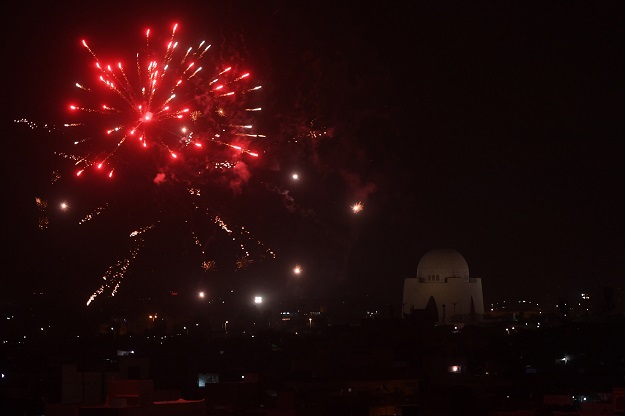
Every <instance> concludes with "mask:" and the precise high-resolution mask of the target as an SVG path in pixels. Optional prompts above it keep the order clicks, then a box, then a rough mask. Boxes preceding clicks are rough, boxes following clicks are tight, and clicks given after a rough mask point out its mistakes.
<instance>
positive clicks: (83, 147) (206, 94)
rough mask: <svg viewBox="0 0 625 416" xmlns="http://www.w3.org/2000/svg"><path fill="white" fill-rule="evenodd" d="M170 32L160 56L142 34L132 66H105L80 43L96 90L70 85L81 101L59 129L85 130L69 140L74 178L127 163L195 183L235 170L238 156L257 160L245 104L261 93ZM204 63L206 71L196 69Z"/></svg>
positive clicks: (249, 107)
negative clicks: (88, 59) (69, 120)
mask: <svg viewBox="0 0 625 416" xmlns="http://www.w3.org/2000/svg"><path fill="white" fill-rule="evenodd" d="M177 29H178V26H177V25H174V26H173V29H172V32H171V35H170V36H169V38H168V39H167V40H166V41H164V42H163V46H162V48H154V50H153V48H152V46H151V45H152V44H153V43H155V42H154V41H153V40H152V35H151V32H150V30H147V31H146V33H145V46H144V47H143V49H142V50H141V51H140V52H139V53H137V54H136V56H135V58H134V60H135V62H134V63H133V65H132V66H130V65H127V64H126V63H125V62H124V61H123V60H119V61H117V62H104V61H103V60H101V59H100V58H99V56H98V55H97V54H96V52H95V51H94V49H93V48H92V47H91V46H90V44H89V43H88V42H87V41H86V40H82V41H81V44H82V46H83V47H84V48H85V49H86V50H87V51H88V52H89V54H90V56H91V58H92V59H93V62H92V66H93V68H94V71H95V76H94V77H93V78H94V79H95V81H96V82H95V85H93V86H91V85H87V84H86V83H81V82H77V83H76V84H75V85H76V87H77V88H78V89H79V91H80V92H81V93H83V94H80V95H79V97H78V98H76V101H75V102H73V103H71V104H69V106H68V108H69V109H70V110H71V112H74V113H77V114H76V117H77V119H75V120H73V122H72V123H67V124H66V125H65V126H67V127H71V128H74V129H75V130H79V131H80V127H83V126H86V129H83V131H82V133H83V134H84V137H83V136H81V132H77V133H75V137H76V140H75V141H74V144H75V145H76V147H78V148H79V150H78V151H77V152H78V153H79V154H80V155H81V156H80V157H77V158H75V159H76V175H79V176H80V175H82V174H83V173H84V172H85V171H86V170H87V169H90V168H91V169H93V170H95V171H102V172H105V174H106V175H107V176H109V177H112V176H113V173H114V172H115V171H116V169H117V168H118V166H120V164H122V163H125V164H127V162H128V160H129V159H131V158H132V159H133V160H136V161H137V163H138V164H141V165H146V164H147V165H148V166H150V167H151V168H152V169H155V168H156V169H157V170H158V171H165V170H166V169H167V168H172V165H173V164H175V163H178V164H179V165H184V166H185V168H178V170H180V171H183V170H184V169H186V171H185V172H184V173H185V175H187V176H188V175H196V176H201V175H203V174H207V173H210V171H211V170H213V169H224V168H227V167H232V166H234V165H235V164H236V162H237V161H238V160H240V158H241V156H242V155H247V156H249V157H257V156H258V152H257V151H254V150H251V148H250V147H251V146H252V145H253V144H252V141H253V140H254V139H258V138H263V137H264V136H263V135H262V134H258V133H256V132H255V131H254V126H253V124H251V123H250V122H249V114H250V113H253V112H257V111H260V110H261V107H259V106H256V105H253V103H251V100H248V98H249V97H250V96H251V95H253V93H254V92H255V91H258V90H259V89H260V88H261V86H259V85H255V84H251V75H250V73H249V72H247V71H242V70H239V69H238V68H237V67H236V65H231V64H223V63H221V62H215V59H212V60H211V59H209V58H210V57H211V50H210V49H211V45H210V44H208V43H207V42H205V41H202V42H199V43H198V44H197V45H195V46H191V47H188V48H186V49H184V50H183V48H182V47H180V46H179V43H178V41H177V40H176V31H177ZM156 43H159V42H156ZM159 49H160V50H159ZM207 60H210V61H211V62H212V65H211V66H212V69H206V67H205V66H203V64H204V63H205V62H204V61H207ZM81 117H85V118H88V119H89V121H86V122H83V121H81ZM94 126H97V128H98V131H96V132H95V134H94V131H93V129H94ZM220 147H221V148H223V149H225V150H227V152H222V151H220V150H221V149H219V148H220ZM149 156H152V157H154V158H155V159H154V160H150V159H149ZM179 174H180V172H179Z"/></svg>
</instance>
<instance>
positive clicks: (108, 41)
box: [2, 1, 625, 310]
mask: <svg viewBox="0 0 625 416" xmlns="http://www.w3.org/2000/svg"><path fill="white" fill-rule="evenodd" d="M62 3H63V5H62V6H58V5H56V4H53V3H52V2H47V3H44V4H43V5H41V6H37V5H36V3H35V5H33V4H32V3H26V2H24V3H23V4H18V5H17V6H16V7H17V8H18V9H19V10H18V11H17V12H16V13H15V14H12V15H11V16H9V17H10V18H9V20H10V21H9V22H8V25H5V28H7V29H5V30H7V32H6V33H5V34H4V36H3V39H4V42H5V45H4V47H3V53H4V62H5V65H4V66H5V71H8V73H5V77H4V79H5V88H8V94H5V97H6V100H5V102H6V104H5V108H6V110H5V113H7V116H8V117H7V119H8V122H9V123H10V125H9V126H8V127H7V129H6V130H5V132H6V133H7V134H5V136H4V137H5V146H7V148H5V152H3V157H4V160H3V167H4V178H5V181H4V183H5V186H6V188H7V189H6V192H7V197H6V198H5V208H6V210H7V211H6V214H5V221H6V222H7V224H6V226H5V230H9V232H8V233H6V232H5V234H4V235H5V241H6V244H5V245H4V246H5V247H6V248H5V249H4V250H5V251H4V252H5V255H7V259H6V261H5V264H6V265H8V268H7V271H6V272H5V274H4V279H3V281H4V283H3V286H4V288H3V290H2V292H3V298H13V297H19V296H21V295H22V294H27V293H31V292H33V291H38V290H46V291H55V293H58V296H59V301H62V302H69V303H74V302H76V303H83V304H84V302H85V301H86V299H87V297H88V296H89V295H90V294H91V293H92V292H93V291H94V290H95V289H96V288H97V287H98V286H99V285H100V282H101V280H100V279H101V276H102V274H103V272H104V271H105V270H106V268H107V267H108V266H109V265H110V264H111V263H113V262H114V261H115V260H117V259H118V258H119V257H120V254H119V253H120V252H124V251H127V246H126V245H127V238H126V237H127V235H128V233H127V231H126V230H128V229H129V227H132V226H136V225H138V224H132V221H133V219H135V218H136V215H135V214H137V213H140V212H141V210H142V209H143V210H145V212H150V211H151V208H153V206H154V204H156V203H157V202H156V201H158V203H159V204H162V205H163V207H164V208H163V209H162V210H161V211H160V212H165V213H166V217H167V218H168V219H169V220H170V221H165V224H164V226H163V227H161V228H159V229H158V230H156V231H155V232H153V233H151V234H150V235H149V236H148V237H146V246H145V248H144V249H143V251H142V252H141V253H140V255H139V256H138V257H137V258H136V260H135V262H134V263H133V264H132V265H131V267H130V269H129V271H128V273H127V275H126V277H125V278H124V280H123V283H122V284H121V286H120V288H119V295H120V296H121V297H122V298H124V297H125V298H124V299H126V301H129V300H132V299H138V298H142V297H144V296H154V297H158V296H161V295H165V294H167V293H169V291H177V292H178V293H180V294H181V296H183V295H185V294H190V293H195V291H196V290H199V289H204V290H206V291H207V293H209V296H212V297H213V298H214V299H217V298H219V299H222V298H224V297H225V296H226V294H231V293H237V294H239V295H240V298H239V301H241V299H246V301H247V300H248V299H251V296H252V295H254V294H256V293H260V294H263V296H265V297H266V298H267V299H269V300H270V301H272V302H274V304H280V305H281V306H276V309H277V308H279V307H284V308H286V307H289V306H290V305H293V304H306V305H309V306H310V308H317V307H319V306H320V305H325V306H328V307H329V308H330V309H331V308H333V307H338V306H336V305H343V307H345V305H354V306H356V305H358V306H360V305H363V306H366V307H372V308H385V307H386V306H387V305H393V306H394V307H395V309H396V310H399V309H400V308H401V296H402V287H403V279H404V278H407V277H413V276H415V275H416V271H417V264H418V262H419V259H420V258H421V256H422V255H423V254H425V253H426V252H427V251H428V250H431V249H435V248H452V249H455V250H457V251H459V252H460V253H461V254H462V255H463V256H464V257H465V259H466V260H467V262H468V265H469V270H470V274H471V276H472V277H481V278H482V285H483V289H484V299H485V303H486V304H489V303H491V302H497V301H500V300H504V299H520V298H525V297H527V298H530V299H535V300H538V301H545V300H548V301H549V300H550V301H553V302H555V301H556V300H557V299H558V298H561V297H568V298H569V299H573V298H575V297H576V296H578V294H579V293H580V292H589V293H591V296H596V297H600V296H601V290H602V288H603V287H605V286H611V287H614V288H619V289H620V290H625V284H624V283H623V282H624V277H625V276H624V275H623V259H624V254H623V253H624V251H623V249H624V248H625V244H624V242H625V238H624V235H625V234H624V232H625V227H624V221H623V212H625V203H624V198H623V196H624V195H623V194H624V186H623V177H624V175H623V166H624V165H623V158H624V155H625V152H624V151H625V144H624V143H623V140H624V137H625V136H624V135H623V114H624V113H623V110H624V106H623V97H624V92H625V91H624V88H623V79H624V77H623V74H624V73H625V71H624V70H623V68H624V66H625V65H624V64H625V60H624V57H625V48H624V44H623V42H622V39H625V33H623V32H625V25H624V24H623V22H624V21H625V20H624V19H625V4H624V3H619V2H595V3H593V4H590V2H573V3H571V2H549V3H546V4H545V3H542V2H504V3H501V2H471V3H470V4H467V3H460V2H450V3H448V2H438V1H436V2H417V3H414V2H412V3H410V6H408V3H406V5H405V6H403V3H402V5H399V4H395V5H393V4H391V5H389V4H386V5H382V4H381V3H372V4H371V5H366V4H364V3H361V2H359V3H353V4H350V5H348V4H347V3H346V4H344V5H337V4H335V3H338V2H329V1H320V2H292V1H268V2H242V1H222V2H214V4H211V3H213V2H197V3H198V4H203V5H202V6H194V5H193V3H191V2H173V3H172V5H171V6H167V7H165V6H158V7H154V6H153V5H152V4H151V3H141V2H139V3H136V2H105V3H103V4H101V5H94V6H85V5H84V4H82V3H80V2H75V3H74V2H62ZM129 3H131V4H132V5H131V6H129V5H128V4H129ZM204 3H206V4H204ZM248 3H249V4H248ZM173 23H179V25H180V30H179V34H180V36H181V37H183V38H184V39H185V40H186V41H188V42H187V43H189V42H196V41H199V40H202V39H206V40H207V41H208V42H210V43H213V44H214V45H215V48H216V49H217V50H218V51H219V52H220V53H221V56H223V59H224V60H228V59H236V60H237V61H238V62H242V63H243V64H244V65H245V66H246V67H247V68H249V70H250V71H251V72H252V74H253V76H254V77H255V79H256V80H258V81H259V83H260V84H262V85H263V89H262V94H261V98H262V107H263V111H262V114H261V115H259V116H258V119H257V122H258V125H259V126H260V128H262V129H263V132H264V133H265V134H266V135H267V138H266V139H265V140H264V141H263V142H262V144H260V145H258V146H257V148H260V149H261V150H262V152H263V154H262V155H261V157H260V158H258V160H257V161H254V162H250V163H249V165H248V167H249V172H250V176H249V179H248V180H247V181H245V182H244V183H243V184H242V186H241V193H240V194H238V195H236V196H232V195H230V194H228V192H226V191H227V189H226V190H217V191H216V192H215V193H214V194H213V195H212V196H213V197H214V206H215V207H216V208H215V209H216V210H218V211H219V212H220V213H221V214H223V215H224V216H226V217H227V218H228V219H229V221H230V223H234V224H239V225H241V226H244V227H245V228H246V229H247V230H249V231H250V232H251V233H253V234H254V236H255V237H257V238H258V240H260V241H262V242H263V244H265V245H266V246H268V247H271V249H272V250H273V251H274V252H275V254H276V258H275V260H267V261H260V260H259V261H254V262H253V263H252V264H250V265H248V267H247V268H245V269H243V270H235V269H234V268H233V267H232V265H231V264H229V263H227V262H226V261H225V260H224V262H221V263H220V262H218V263H217V268H216V269H215V270H211V271H209V272H205V271H204V270H202V269H201V268H200V267H198V261H197V258H195V257H194V251H193V250H194V249H193V245H192V244H190V243H189V242H188V241H189V240H190V239H189V237H188V233H187V234H185V230H183V229H181V228H180V227H179V226H178V225H177V223H176V222H175V219H176V216H177V214H178V213H179V212H180V210H182V209H183V208H181V207H179V206H178V205H177V204H179V202H180V201H179V199H178V198H177V196H176V194H174V193H172V194H169V195H168V194H167V192H166V191H163V190H159V192H158V195H155V192H152V193H151V192H147V191H146V188H148V187H149V186H153V184H152V183H150V182H148V183H147V184H142V183H141V182H140V181H138V180H137V179H136V178H133V179H132V180H131V179H127V178H125V177H124V174H123V170H122V169H120V172H121V173H118V174H117V176H116V180H115V182H114V183H113V184H111V183H107V184H104V183H100V182H98V183H92V184H90V185H89V186H86V185H84V184H83V185H77V184H72V181H71V178H70V180H66V181H64V183H63V185H60V186H59V187H58V192H64V193H65V195H71V196H72V197H73V201H75V202H74V206H76V205H77V208H82V209H83V212H86V211H88V207H89V203H90V202H96V201H107V202H109V203H110V205H109V207H110V208H109V209H108V210H107V211H106V212H105V213H103V214H101V215H100V216H98V218H97V219H96V220H93V225H91V224H89V225H88V226H80V227H79V226H77V225H76V222H75V221H74V222H71V221H69V220H67V219H64V218H63V216H62V215H61V214H59V213H52V212H51V213H50V215H51V218H50V221H51V222H50V224H51V225H50V227H49V228H48V229H46V230H39V229H38V228H37V220H38V217H39V215H40V213H39V212H38V209H37V206H36V204H35V197H37V196H42V195H44V194H45V195H47V196H48V198H51V199H50V201H49V202H50V204H52V203H53V201H54V198H53V195H54V192H57V191H56V189H57V188H52V187H51V186H50V172H51V171H52V170H53V169H57V165H58V162H59V159H58V158H57V157H55V156H54V154H53V152H54V150H55V146H56V144H57V143H56V142H55V140H58V139H59V137H58V135H57V136H55V135H49V134H47V133H46V132H44V131H43V130H41V129H39V130H37V129H35V130H29V129H27V128H25V126H24V125H20V124H17V123H13V122H12V120H15V119H20V118H26V119H29V120H32V121H33V122H35V123H37V124H38V125H42V124H46V123H49V124H53V125H54V124H62V123H63V122H65V121H66V119H67V115H66V110H65V107H66V104H67V102H68V101H69V100H70V99H71V98H72V97H73V96H74V95H75V91H74V87H73V85H74V82H76V80H77V78H80V77H83V78H84V77H85V73H87V72H88V71H89V69H88V66H89V65H90V64H91V63H92V61H91V59H90V56H89V54H88V53H87V52H86V51H85V50H84V48H82V47H81V45H80V40H81V39H83V38H87V39H89V42H90V44H91V45H94V48H95V49H96V50H100V51H105V53H107V52H111V53H114V54H115V55H116V56H124V57H130V58H132V57H133V56H134V54H135V53H136V51H137V49H136V46H137V45H139V44H140V43H141V41H142V34H143V31H144V29H145V28H147V27H150V28H151V29H152V30H153V31H154V32H155V33H161V34H167V33H169V31H170V28H171V26H172V25H173ZM127 162H128V164H129V165H132V162H133V161H132V160H128V161H127ZM294 172H297V173H298V174H299V175H300V179H299V180H298V181H293V180H292V179H291V175H292V173H294ZM55 186H56V185H55ZM135 187H136V188H135ZM220 192H221V193H220ZM222 193H223V195H222ZM149 195H153V196H154V198H155V199H154V200H152V199H150V198H149ZM59 197H60V196H59ZM132 198H136V200H135V199H132ZM358 201H361V202H362V203H363V204H364V209H363V210H362V211H361V212H359V213H357V214H354V213H353V212H352V211H351V209H350V206H351V205H352V204H354V203H356V202H358ZM129 207H130V208H131V209H130V210H129ZM120 230H123V231H120ZM214 230H215V236H214V237H211V245H210V246H209V247H210V249H211V250H213V252H214V253H215V257H219V256H223V258H224V259H225V258H228V256H232V255H233V253H232V252H231V251H230V250H231V249H230V246H229V245H228V244H227V243H226V242H225V240H224V238H223V236H221V237H220V234H223V233H220V230H219V229H217V228H214ZM118 231H119V232H118ZM122 233H123V235H124V238H123V239H121V240H119V239H117V238H118V236H119V235H122ZM220 258H221V257H220ZM296 264H299V265H301V267H302V268H303V271H304V272H303V273H302V274H301V275H299V276H295V275H294V274H293V273H292V268H293V267H294V266H295V265H296ZM232 290H234V291H235V292H231V291H232ZM239 295H236V296H239ZM101 296H102V297H99V298H98V299H97V300H96V301H97V302H106V301H107V298H106V297H105V296H104V295H101ZM231 296H235V295H231Z"/></svg>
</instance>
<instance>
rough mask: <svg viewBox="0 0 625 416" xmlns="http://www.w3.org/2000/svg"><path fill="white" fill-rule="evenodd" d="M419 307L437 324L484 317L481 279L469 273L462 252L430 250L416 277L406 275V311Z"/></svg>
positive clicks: (418, 267)
mask: <svg viewBox="0 0 625 416" xmlns="http://www.w3.org/2000/svg"><path fill="white" fill-rule="evenodd" d="M417 311H421V312H425V313H426V314H427V316H428V317H429V318H431V319H432V320H433V321H434V322H436V323H438V324H453V323H469V322H475V321H480V320H481V319H482V316H483V315H484V298H483V296H482V279H480V278H471V277H469V265H468V264H467V262H466V260H465V259H464V257H463V256H462V254H460V253H458V252H457V251H456V250H451V249H435V250H431V251H428V252H427V253H425V255H424V256H423V257H422V258H421V261H419V265H418V266H417V277H411V278H407V279H404V296H403V315H404V316H405V317H408V316H412V315H414V314H415V313H416V312H417Z"/></svg>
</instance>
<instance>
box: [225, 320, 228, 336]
mask: <svg viewBox="0 0 625 416" xmlns="http://www.w3.org/2000/svg"><path fill="white" fill-rule="evenodd" d="M224 332H225V333H226V334H227V333H228V321H226V322H224Z"/></svg>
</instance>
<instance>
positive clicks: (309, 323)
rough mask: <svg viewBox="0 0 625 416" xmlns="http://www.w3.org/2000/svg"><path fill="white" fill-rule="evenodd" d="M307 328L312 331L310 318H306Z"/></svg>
mask: <svg viewBox="0 0 625 416" xmlns="http://www.w3.org/2000/svg"><path fill="white" fill-rule="evenodd" d="M308 328H309V329H310V330H311V331H312V318H308Z"/></svg>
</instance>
